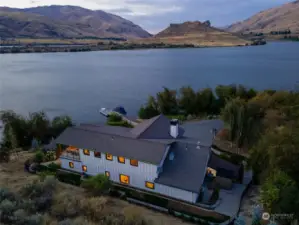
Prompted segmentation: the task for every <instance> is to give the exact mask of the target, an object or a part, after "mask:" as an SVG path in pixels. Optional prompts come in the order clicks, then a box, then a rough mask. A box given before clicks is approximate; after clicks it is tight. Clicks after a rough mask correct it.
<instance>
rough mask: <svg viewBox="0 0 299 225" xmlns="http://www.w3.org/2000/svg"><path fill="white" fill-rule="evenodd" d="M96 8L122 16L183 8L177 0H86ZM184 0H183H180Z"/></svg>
mask: <svg viewBox="0 0 299 225" xmlns="http://www.w3.org/2000/svg"><path fill="white" fill-rule="evenodd" d="M87 1H88V2H90V3H94V4H97V5H98V8H100V9H102V10H106V11H109V12H114V13H119V14H121V15H122V16H154V15H160V14H164V13H172V12H180V11H182V10H183V7H182V5H181V4H178V3H179V1H178V0H161V1H157V0H147V1H145V0H113V1H111V0H87ZM182 1H184V0H182Z"/></svg>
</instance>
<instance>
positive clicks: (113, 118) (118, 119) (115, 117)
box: [108, 113, 122, 122]
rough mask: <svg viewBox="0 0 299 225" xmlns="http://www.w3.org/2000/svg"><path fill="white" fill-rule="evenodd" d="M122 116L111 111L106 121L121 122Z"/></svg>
mask: <svg viewBox="0 0 299 225" xmlns="http://www.w3.org/2000/svg"><path fill="white" fill-rule="evenodd" d="M121 121H122V117H121V116H120V115H118V114H117V113H111V114H110V115H109V117H108V122H121Z"/></svg>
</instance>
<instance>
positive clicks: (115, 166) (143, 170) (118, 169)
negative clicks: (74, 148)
mask: <svg viewBox="0 0 299 225" xmlns="http://www.w3.org/2000/svg"><path fill="white" fill-rule="evenodd" d="M80 159H81V161H82V165H85V166H87V174H90V175H96V174H99V173H101V174H103V173H105V171H109V172H110V179H111V180H112V181H114V182H118V183H119V175H120V174H124V175H127V176H129V177H130V186H133V187H138V188H142V189H144V188H145V181H153V180H155V179H156V178H157V166H156V165H152V164H148V163H144V162H140V161H139V162H138V167H135V166H132V165H130V159H127V158H125V164H122V163H119V162H118V158H117V156H113V161H109V160H107V159H106V155H105V154H104V153H102V154H101V158H95V157H94V152H92V151H90V155H89V156H87V155H84V154H83V150H82V149H80Z"/></svg>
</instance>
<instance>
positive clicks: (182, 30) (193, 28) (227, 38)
mask: <svg viewBox="0 0 299 225" xmlns="http://www.w3.org/2000/svg"><path fill="white" fill-rule="evenodd" d="M140 41H142V42H145V41H147V42H163V43H170V44H176V43H177V44H193V45H196V46H236V45H246V44H249V41H247V40H245V39H242V38H240V37H238V36H235V35H233V34H231V33H228V32H225V31H223V30H221V29H218V28H215V27H212V26H211V23H210V21H206V22H203V23H202V22H199V21H195V22H185V23H181V24H170V26H169V27H168V28H166V29H165V30H163V31H161V32H160V33H158V34H157V35H155V36H153V37H152V38H147V39H143V40H140Z"/></svg>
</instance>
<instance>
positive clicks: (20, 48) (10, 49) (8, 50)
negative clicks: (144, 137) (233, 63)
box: [0, 42, 266, 54]
mask: <svg viewBox="0 0 299 225" xmlns="http://www.w3.org/2000/svg"><path fill="white" fill-rule="evenodd" d="M265 44H266V42H252V43H251V44H246V45H213V46H199V45H193V44H165V43H150V44H135V43H126V44H114V43H113V44H109V45H107V44H104V45H79V46H74V45H70V46H63V47H60V46H51V45H39V46H34V45H17V46H2V47H1V48H0V54H15V53H54V52H91V51H111V50H142V49H174V48H176V49H177V48H210V47H246V46H256V45H265ZM56 45H57V44H56Z"/></svg>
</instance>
